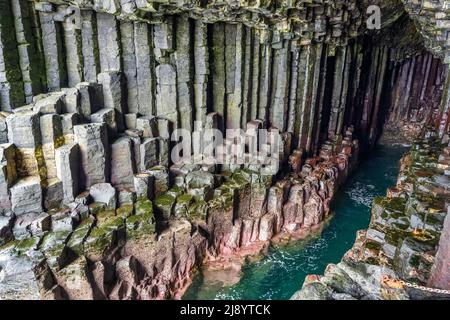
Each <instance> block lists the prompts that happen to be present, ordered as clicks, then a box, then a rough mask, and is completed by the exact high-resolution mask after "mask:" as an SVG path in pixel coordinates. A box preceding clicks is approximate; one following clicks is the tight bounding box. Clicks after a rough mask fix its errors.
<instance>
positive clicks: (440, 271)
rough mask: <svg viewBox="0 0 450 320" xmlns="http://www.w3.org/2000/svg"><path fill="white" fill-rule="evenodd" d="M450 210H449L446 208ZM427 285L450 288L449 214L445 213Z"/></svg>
mask: <svg viewBox="0 0 450 320" xmlns="http://www.w3.org/2000/svg"><path fill="white" fill-rule="evenodd" d="M448 211H450V210H448ZM438 248H439V249H438V252H437V254H436V260H435V265H434V268H433V270H432V272H431V276H430V280H429V281H428V286H430V287H433V288H440V289H450V215H449V214H447V217H446V218H445V222H444V230H443V231H442V234H441V239H440V241H439V247H438Z"/></svg>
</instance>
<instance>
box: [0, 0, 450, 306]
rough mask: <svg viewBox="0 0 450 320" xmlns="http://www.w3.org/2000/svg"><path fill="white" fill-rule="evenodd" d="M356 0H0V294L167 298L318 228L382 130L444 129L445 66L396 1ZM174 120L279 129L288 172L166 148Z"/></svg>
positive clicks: (182, 124)
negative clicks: (377, 23) (289, 236)
mask: <svg viewBox="0 0 450 320" xmlns="http://www.w3.org/2000/svg"><path fill="white" fill-rule="evenodd" d="M365 5H366V4H365V3H364V2H361V3H360V2H352V1H342V2H324V3H315V4H310V3H306V2H304V1H292V2H281V3H278V2H273V1H255V2H251V1H249V2H248V3H246V4H245V5H244V4H242V3H241V2H240V3H235V2H232V1H226V2H223V3H222V2H216V1H209V2H208V4H203V2H201V3H192V2H191V1H176V2H173V3H172V2H171V1H168V2H167V3H160V2H153V1H94V2H92V1H89V0H86V1H84V0H83V1H75V2H74V3H73V2H71V4H70V5H69V4H68V3H67V2H66V1H48V2H43V1H39V2H37V1H19V0H17V1H16V0H11V1H4V2H2V4H1V5H0V6H1V8H0V9H2V10H0V12H1V13H0V41H1V47H0V48H1V49H2V51H0V62H1V63H0V92H1V100H0V101H1V110H2V112H1V113H0V143H1V145H0V151H1V158H0V166H1V168H2V170H1V178H0V191H1V195H0V200H1V203H0V204H1V206H0V210H1V211H0V245H2V247H1V248H0V271H1V272H3V273H4V275H5V276H4V277H2V280H1V281H0V297H2V298H3V297H5V298H11V297H18V298H50V299H78V298H89V299H150V298H168V297H178V296H179V295H180V294H182V292H183V290H184V289H185V288H186V286H187V285H188V284H189V280H190V274H191V272H192V270H193V269H195V268H196V267H199V266H200V265H201V264H202V263H203V262H205V261H211V260H215V261H217V260H221V259H226V258H229V257H233V256H241V255H246V254H255V253H258V252H259V251H261V249H262V248H264V246H266V245H267V244H268V242H269V241H270V240H271V239H272V238H273V237H274V236H276V235H277V234H280V233H293V232H299V231H302V232H306V233H307V232H308V230H310V228H312V227H314V226H317V225H319V224H320V223H321V222H322V221H323V220H324V219H325V218H326V217H327V216H328V215H329V213H330V209H329V205H330V201H331V200H332V198H333V195H334V193H335V192H336V190H337V188H338V187H339V185H340V184H341V183H342V182H343V181H344V180H345V179H346V177H347V176H348V174H349V172H350V171H351V169H352V168H353V167H354V166H355V165H356V162H357V158H358V153H359V151H360V149H365V148H367V147H370V146H371V145H373V144H374V143H375V142H376V141H377V139H378V138H379V136H380V134H381V133H382V129H383V126H386V127H387V128H390V129H392V130H398V129H399V130H400V131H401V132H404V133H405V135H408V134H410V133H413V134H414V135H416V134H417V135H418V134H419V133H420V131H421V129H422V128H424V127H427V126H437V127H438V128H439V130H440V133H445V132H446V131H447V130H448V124H449V121H448V116H447V113H448V106H449V105H450V104H448V103H447V99H448V94H447V92H448V84H449V82H448V80H447V79H448V78H447V77H446V76H447V67H446V65H444V64H442V63H441V59H439V58H437V57H435V56H433V55H432V54H430V53H427V52H426V51H425V47H424V46H423V43H422V41H420V40H419V41H413V42H409V41H403V42H402V41H400V40H402V39H403V37H402V36H399V35H398V34H399V32H403V31H402V30H403V29H405V30H406V31H404V32H405V34H406V35H405V37H406V38H407V39H410V38H419V33H417V31H416V29H415V27H414V25H413V24H412V22H411V21H410V20H409V18H408V17H407V16H406V15H405V13H404V11H403V6H402V4H401V3H399V2H397V1H396V2H395V6H394V8H395V10H393V9H391V10H386V11H385V17H387V18H386V19H385V20H383V29H382V30H381V31H368V30H365V28H364V23H363V22H364V16H365ZM380 5H382V8H385V7H387V6H386V4H385V3H381V4H380ZM5 30H6V32H5ZM11 31H14V32H11ZM374 39H396V40H394V41H389V40H384V41H378V40H374ZM403 40H404V39H403ZM441 97H442V99H441ZM386 124H387V125H386ZM177 128H183V129H187V130H188V131H189V132H192V133H193V135H194V136H195V135H200V134H201V133H202V130H203V129H219V130H221V131H222V132H224V133H226V129H242V130H244V132H245V135H246V136H247V137H250V136H253V132H255V130H257V129H262V128H265V129H270V130H271V131H272V132H276V131H277V130H278V131H279V132H280V136H281V138H282V144H281V147H280V149H279V154H280V163H281V165H280V168H279V171H278V172H277V173H276V174H270V175H264V174H262V173H261V167H262V165H261V163H258V162H248V161H247V162H246V165H243V164H239V163H240V162H239V163H237V162H235V163H233V164H232V165H226V166H220V165H210V164H205V163H198V162H195V163H190V164H179V163H173V162H172V159H171V158H170V154H171V151H172V148H173V143H172V142H171V134H172V133H173V131H174V130H175V129H177ZM226 138H227V139H225V141H224V142H223V145H221V146H220V147H221V149H222V150H225V151H226V150H232V149H233V148H234V147H235V146H234V143H235V141H234V140H233V137H228V136H226ZM247 147H248V146H247ZM270 147H271V143H270V142H267V143H266V144H265V145H264V148H270ZM193 150H194V151H198V152H197V153H196V155H200V156H201V155H202V150H201V148H200V147H199V146H198V145H197V144H196V143H193ZM243 157H244V158H245V159H253V158H252V155H251V154H250V151H248V152H247V150H246V151H245V152H244V155H243ZM257 159H258V157H256V158H255V159H254V160H257ZM200 160H201V159H200ZM235 160H239V159H235Z"/></svg>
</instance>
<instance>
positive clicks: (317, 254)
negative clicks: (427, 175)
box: [183, 146, 406, 300]
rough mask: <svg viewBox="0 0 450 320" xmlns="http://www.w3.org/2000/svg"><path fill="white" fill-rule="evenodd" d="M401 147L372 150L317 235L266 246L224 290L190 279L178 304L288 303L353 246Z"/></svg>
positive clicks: (391, 177)
mask: <svg viewBox="0 0 450 320" xmlns="http://www.w3.org/2000/svg"><path fill="white" fill-rule="evenodd" d="M405 152H406V148H405V147H402V146H393V147H391V146H390V147H387V146H378V147H377V148H376V149H375V150H374V151H373V153H372V154H370V155H369V156H368V157H367V159H366V160H363V162H362V163H361V165H360V166H359V167H358V169H357V170H356V171H355V172H354V174H353V175H352V177H351V178H350V179H349V180H348V181H347V183H346V184H345V185H344V186H343V187H342V188H341V190H340V191H339V193H338V194H337V196H336V200H335V201H334V203H333V204H332V209H333V211H334V212H335V215H334V216H333V218H332V219H331V220H330V221H328V222H327V223H326V225H325V226H324V228H323V230H322V232H321V234H318V235H315V236H311V237H309V238H307V239H304V240H298V241H296V242H292V243H290V244H288V245H284V246H281V247H273V246H272V247H270V248H269V252H268V254H267V256H265V257H264V258H262V259H260V260H259V261H255V262H249V263H247V264H246V265H245V266H244V267H243V268H242V274H241V279H240V281H239V282H238V283H237V284H235V285H232V286H228V287H224V286H223V284H221V283H218V282H216V281H214V282H213V281H205V278H204V277H203V275H202V274H200V275H198V276H196V277H195V279H194V281H193V283H192V285H191V286H190V287H189V289H188V291H187V292H186V294H185V295H184V297H183V298H184V299H192V300H194V299H200V300H204V299H228V300H232V299H252V300H259V299H272V300H278V299H289V298H290V297H291V296H292V295H293V294H294V293H295V292H296V291H297V290H299V289H300V288H301V286H302V284H303V281H304V279H305V276H306V275H308V274H323V272H324V271H325V267H326V266H327V264H329V263H338V262H339V261H340V260H341V258H342V256H343V255H344V253H345V252H346V251H347V250H348V249H350V248H351V246H352V245H353V243H354V241H355V235H356V231H357V230H360V229H365V228H367V226H368V224H369V220H370V207H371V203H372V199H373V197H375V196H378V195H385V194H386V189H387V188H388V187H389V186H392V185H394V184H395V182H396V179H397V174H398V160H399V159H400V157H401V156H402V155H403V154H404V153H405Z"/></svg>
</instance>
